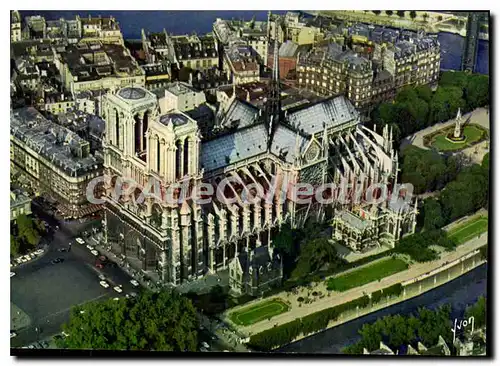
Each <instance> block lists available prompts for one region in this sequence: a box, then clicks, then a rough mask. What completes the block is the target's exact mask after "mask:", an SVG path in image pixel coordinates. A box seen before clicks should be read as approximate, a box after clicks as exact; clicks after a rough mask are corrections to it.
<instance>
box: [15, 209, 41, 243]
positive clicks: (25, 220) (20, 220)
mask: <svg viewBox="0 0 500 366" xmlns="http://www.w3.org/2000/svg"><path fill="white" fill-rule="evenodd" d="M16 224H17V232H18V237H19V238H20V239H22V240H23V242H24V243H26V244H27V245H28V246H29V247H35V246H36V245H37V244H38V241H39V240H40V234H39V233H38V231H37V230H36V227H35V225H34V224H33V220H32V219H31V218H30V217H28V216H26V215H20V216H18V217H17V218H16Z"/></svg>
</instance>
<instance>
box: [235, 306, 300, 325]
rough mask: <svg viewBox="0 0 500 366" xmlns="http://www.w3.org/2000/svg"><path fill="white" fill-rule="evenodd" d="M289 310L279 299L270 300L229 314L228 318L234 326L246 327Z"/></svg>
mask: <svg viewBox="0 0 500 366" xmlns="http://www.w3.org/2000/svg"><path fill="white" fill-rule="evenodd" d="M289 308H290V307H289V306H288V305H287V304H286V303H285V302H284V301H282V300H281V299H272V300H268V301H265V302H262V303H259V304H256V305H253V306H249V307H247V308H243V309H240V310H238V311H235V312H233V313H232V314H231V316H230V318H231V321H232V322H233V323H234V324H237V325H243V326H246V325H251V324H254V323H257V322H259V321H262V320H264V319H270V318H272V317H273V316H276V315H278V314H281V313H284V312H285V311H288V309H289Z"/></svg>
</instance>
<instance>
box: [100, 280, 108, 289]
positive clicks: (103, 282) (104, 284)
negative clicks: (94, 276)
mask: <svg viewBox="0 0 500 366" xmlns="http://www.w3.org/2000/svg"><path fill="white" fill-rule="evenodd" d="M99 284H100V285H101V286H102V287H104V288H108V287H109V283H107V282H106V281H101V282H99Z"/></svg>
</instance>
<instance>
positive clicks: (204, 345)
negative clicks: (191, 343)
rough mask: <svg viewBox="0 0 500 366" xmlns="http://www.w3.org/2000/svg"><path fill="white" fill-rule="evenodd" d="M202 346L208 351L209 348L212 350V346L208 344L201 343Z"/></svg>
mask: <svg viewBox="0 0 500 366" xmlns="http://www.w3.org/2000/svg"><path fill="white" fill-rule="evenodd" d="M201 345H202V346H203V347H205V348H206V349H209V348H210V346H209V345H208V343H207V342H201Z"/></svg>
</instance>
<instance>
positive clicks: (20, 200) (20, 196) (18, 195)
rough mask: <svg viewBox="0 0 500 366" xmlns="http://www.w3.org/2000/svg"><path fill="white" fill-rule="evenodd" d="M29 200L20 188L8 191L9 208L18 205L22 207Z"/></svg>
mask: <svg viewBox="0 0 500 366" xmlns="http://www.w3.org/2000/svg"><path fill="white" fill-rule="evenodd" d="M30 201H31V198H30V196H29V195H28V193H27V192H26V191H23V190H22V189H20V188H16V189H11V191H10V207H11V208H13V207H16V206H19V205H24V204H25V203H27V202H30Z"/></svg>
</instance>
